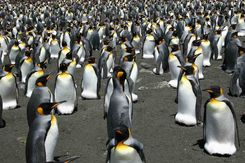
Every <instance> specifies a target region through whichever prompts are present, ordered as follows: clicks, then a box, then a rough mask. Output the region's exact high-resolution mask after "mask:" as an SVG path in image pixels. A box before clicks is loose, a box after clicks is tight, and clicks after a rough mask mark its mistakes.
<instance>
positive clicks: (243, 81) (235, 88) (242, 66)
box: [229, 52, 245, 96]
mask: <svg viewBox="0 0 245 163" xmlns="http://www.w3.org/2000/svg"><path fill="white" fill-rule="evenodd" d="M244 54H245V53H244V52H242V54H241V53H240V55H241V56H240V57H238V59H237V64H236V68H235V71H234V73H233V75H232V77H231V81H230V87H229V94H230V95H231V96H245V55H244Z"/></svg>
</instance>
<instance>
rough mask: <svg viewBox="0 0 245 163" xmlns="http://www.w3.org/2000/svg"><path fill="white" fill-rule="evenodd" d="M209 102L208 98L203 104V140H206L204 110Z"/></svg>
mask: <svg viewBox="0 0 245 163" xmlns="http://www.w3.org/2000/svg"><path fill="white" fill-rule="evenodd" d="M209 102H210V99H208V100H207V101H206V102H205V104H204V115H203V141H204V142H206V111H207V104H208V103H209Z"/></svg>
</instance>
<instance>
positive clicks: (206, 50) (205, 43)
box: [201, 34, 212, 67]
mask: <svg viewBox="0 0 245 163" xmlns="http://www.w3.org/2000/svg"><path fill="white" fill-rule="evenodd" d="M201 47H202V51H203V66H204V67H209V66H211V63H210V59H211V54H212V49H211V46H210V41H209V40H208V35H207V34H205V35H204V38H203V40H202V41H201Z"/></svg>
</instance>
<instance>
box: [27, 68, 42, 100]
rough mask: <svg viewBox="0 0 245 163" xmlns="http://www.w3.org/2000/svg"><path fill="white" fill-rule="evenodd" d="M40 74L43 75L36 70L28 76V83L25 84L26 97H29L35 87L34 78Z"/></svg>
mask: <svg viewBox="0 0 245 163" xmlns="http://www.w3.org/2000/svg"><path fill="white" fill-rule="evenodd" d="M41 76H43V73H38V72H36V73H34V74H32V76H31V77H30V78H29V80H28V85H27V91H26V96H27V97H31V94H32V91H33V90H34V88H35V87H36V80H37V79H38V78H39V77H41Z"/></svg>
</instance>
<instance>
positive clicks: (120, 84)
mask: <svg viewBox="0 0 245 163" xmlns="http://www.w3.org/2000/svg"><path fill="white" fill-rule="evenodd" d="M124 82H125V80H123V81H120V80H119V79H117V78H114V88H118V89H117V90H120V92H124Z"/></svg>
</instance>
